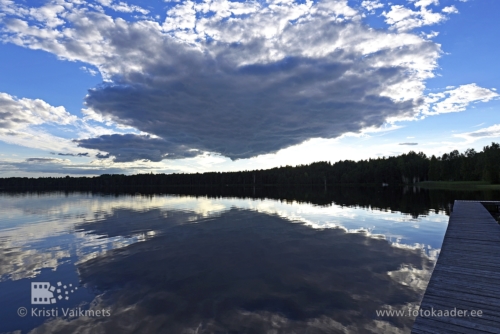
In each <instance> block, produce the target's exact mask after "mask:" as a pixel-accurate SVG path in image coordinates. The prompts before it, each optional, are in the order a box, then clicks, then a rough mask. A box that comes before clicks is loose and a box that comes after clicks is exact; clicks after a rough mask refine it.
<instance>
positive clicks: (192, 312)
mask: <svg viewBox="0 0 500 334" xmlns="http://www.w3.org/2000/svg"><path fill="white" fill-rule="evenodd" d="M0 201H1V202H2V207H1V209H0V210H1V212H0V216H1V217H2V218H0V252H1V256H0V309H1V311H0V331H2V332H9V331H15V330H21V331H22V332H29V331H32V330H33V331H34V332H37V333H52V332H59V333H73V332H76V331H79V330H80V331H83V330H84V329H85V330H86V331H89V332H92V333H94V332H146V333H153V332H166V333H195V332H197V333H215V332H234V333H262V332H270V331H274V332H276V333H292V332H296V333H304V332H306V331H308V333H324V332H345V331H351V332H379V333H387V332H407V331H409V329H410V328H411V324H412V321H413V319H412V318H410V317H401V318H384V319H381V318H378V317H377V316H376V314H375V310H379V309H390V308H396V309H401V308H404V307H406V308H407V307H414V306H415V305H417V304H418V302H419V301H420V298H421V296H422V294H423V291H424V290H425V286H426V284H427V281H428V279H429V277H430V272H431V270H432V268H433V265H434V261H435V259H436V257H437V255H438V254H439V249H440V247H441V242H442V239H443V236H444V232H445V230H446V226H447V220H448V217H447V216H446V215H445V214H444V212H437V213H435V212H432V211H431V212H429V213H427V214H426V215H424V216H419V217H418V218H413V217H412V216H409V215H406V214H402V213H400V212H390V211H382V210H378V209H366V208H353V207H342V206H338V205H335V204H334V205H330V206H317V205H313V204H307V203H301V204H299V203H296V202H290V203H287V202H281V201H276V200H254V199H248V198H246V199H241V198H219V199H215V198H208V197H190V196H174V195H152V196H142V195H135V196H134V195H122V196H108V195H96V194H94V195H92V194H84V193H73V194H61V193H51V194H44V195H28V194H24V195H9V194H1V195H0ZM31 282H50V283H51V284H52V285H57V283H58V282H61V284H62V285H61V286H63V285H64V284H68V286H69V284H73V286H75V287H78V290H75V291H74V292H73V293H70V294H69V295H68V299H67V300H66V299H65V298H61V299H60V300H57V302H56V303H54V304H51V305H44V306H40V305H31V303H30V301H31V299H30V297H31V290H30V289H31V288H30V287H31ZM61 290H63V289H61ZM61 294H62V296H63V297H64V296H65V295H64V291H62V292H61ZM20 307H25V308H26V309H27V311H28V314H27V315H26V316H24V317H21V316H19V315H18V311H19V308H20ZM33 308H37V311H40V310H41V309H43V308H45V309H46V310H52V309H54V308H57V309H58V311H59V313H58V314H57V316H53V314H51V315H50V316H48V315H47V316H39V314H35V315H34V314H33V313H32V312H31V311H32V309H33ZM63 310H66V311H67V310H77V311H92V312H93V313H86V314H85V315H83V316H82V314H83V313H80V314H78V313H76V314H74V316H64V314H63ZM98 310H106V311H108V312H109V316H107V315H106V316H100V315H99V316H96V313H95V312H97V311H98Z"/></svg>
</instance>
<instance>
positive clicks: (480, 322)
mask: <svg viewBox="0 0 500 334" xmlns="http://www.w3.org/2000/svg"><path fill="white" fill-rule="evenodd" d="M482 203H486V204H490V205H492V204H493V205H500V202H475V201H455V204H454V206H453V211H452V213H451V215H450V219H449V223H448V228H447V230H446V234H445V236H444V240H443V245H442V247H441V252H440V255H439V258H438V261H437V263H436V266H435V268H434V271H433V273H432V276H431V279H430V281H429V284H428V286H427V289H426V291H425V294H424V297H423V298H422V302H421V310H431V309H434V310H451V309H454V308H456V309H457V310H469V311H472V310H475V311H477V310H482V311H483V313H484V314H483V316H482V317H432V316H431V317H424V316H421V315H419V316H418V317H417V318H416V319H415V323H414V325H413V328H412V333H414V334H418V333H500V311H498V310H500V256H499V255H500V225H499V224H498V223H497V221H496V220H495V219H494V218H493V217H492V215H491V214H490V213H489V212H488V210H487V209H486V208H485V207H484V206H483V205H482Z"/></svg>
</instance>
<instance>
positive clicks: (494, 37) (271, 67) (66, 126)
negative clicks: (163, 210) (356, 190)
mask: <svg viewBox="0 0 500 334" xmlns="http://www.w3.org/2000/svg"><path fill="white" fill-rule="evenodd" d="M498 12H500V2H498V1H487V0H440V1H438V0H409V1H408V0H401V1H400V0H397V1H382V0H314V1H312V0H297V1H292V0H268V1H264V0H257V1H227V0H198V1H191V0H188V1H183V0H174V1H163V0H149V1H140V0H130V1H126V2H125V1H119V0H118V1H117V0H93V1H83V0H72V1H71V0H67V1H66V0H52V1H39V0H29V1H27V0H25V1H23V0H0V39H1V42H2V43H0V177H11V176H27V177H38V176H65V175H73V176H92V175H100V174H105V173H119V174H136V173H151V172H152V173H179V172H184V173H186V172H187V173H192V172H207V171H236V170H252V169H267V168H272V167H279V166H286V165H292V166H295V165H300V164H308V163H311V162H314V161H331V162H332V163H333V162H335V161H339V160H360V159H368V158H379V157H388V156H394V155H399V154H402V153H407V152H409V151H412V150H413V151H417V152H420V151H421V152H424V153H425V154H427V155H432V154H435V155H442V154H443V153H447V152H450V151H452V150H455V149H457V150H459V151H461V152H463V151H465V150H466V149H468V148H474V149H476V150H477V151H480V150H482V148H483V147H484V146H485V145H488V144H490V143H491V142H498V141H500V119H499V117H498V116H497V115H498V110H500V109H499V108H500V99H499V93H498V92H497V88H500V83H499V80H500V79H499V76H498V73H500V65H499V62H498V53H499V51H500V44H499V43H498V41H499V40H500V22H499V21H498V20H497V19H496V17H495V16H496V13H498Z"/></svg>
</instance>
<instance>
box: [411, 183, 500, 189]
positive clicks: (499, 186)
mask: <svg viewBox="0 0 500 334" xmlns="http://www.w3.org/2000/svg"><path fill="white" fill-rule="evenodd" d="M416 185H417V186H419V187H421V188H427V189H459V190H488V189H491V190H500V184H491V183H489V182H486V181H423V182H419V183H417V184H416Z"/></svg>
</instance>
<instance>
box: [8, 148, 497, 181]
mask: <svg viewBox="0 0 500 334" xmlns="http://www.w3.org/2000/svg"><path fill="white" fill-rule="evenodd" d="M421 181H487V182H490V183H494V184H496V183H500V145H499V144H497V143H492V144H491V145H488V146H485V147H484V148H483V150H482V151H480V152H476V151H475V150H474V149H468V150H466V151H465V152H464V153H460V152H458V151H457V150H454V151H452V152H450V153H445V154H443V155H442V156H441V157H436V156H434V155H433V156H431V157H428V156H426V155H425V154H424V153H422V152H419V153H416V152H413V151H411V152H409V153H406V154H402V155H399V156H394V157H387V158H386V157H383V158H378V159H368V160H360V161H352V160H344V161H338V162H335V163H333V164H332V163H331V162H326V161H322V162H314V163H311V164H309V165H299V166H295V167H292V166H284V167H276V168H271V169H266V170H252V171H239V172H207V173H194V174H184V173H174V174H152V173H150V174H135V175H123V174H103V175H100V176H95V177H70V176H66V177H59V178H58V177H39V178H27V177H10V178H0V188H1V189H82V190H85V189H89V190H90V189H102V188H122V187H172V186H175V187H177V186H188V187H193V186H209V187H220V186H248V187H254V186H290V185H305V186H310V187H326V186H327V185H329V184H382V183H386V184H391V185H399V184H406V185H408V184H414V183H418V182H421Z"/></svg>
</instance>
